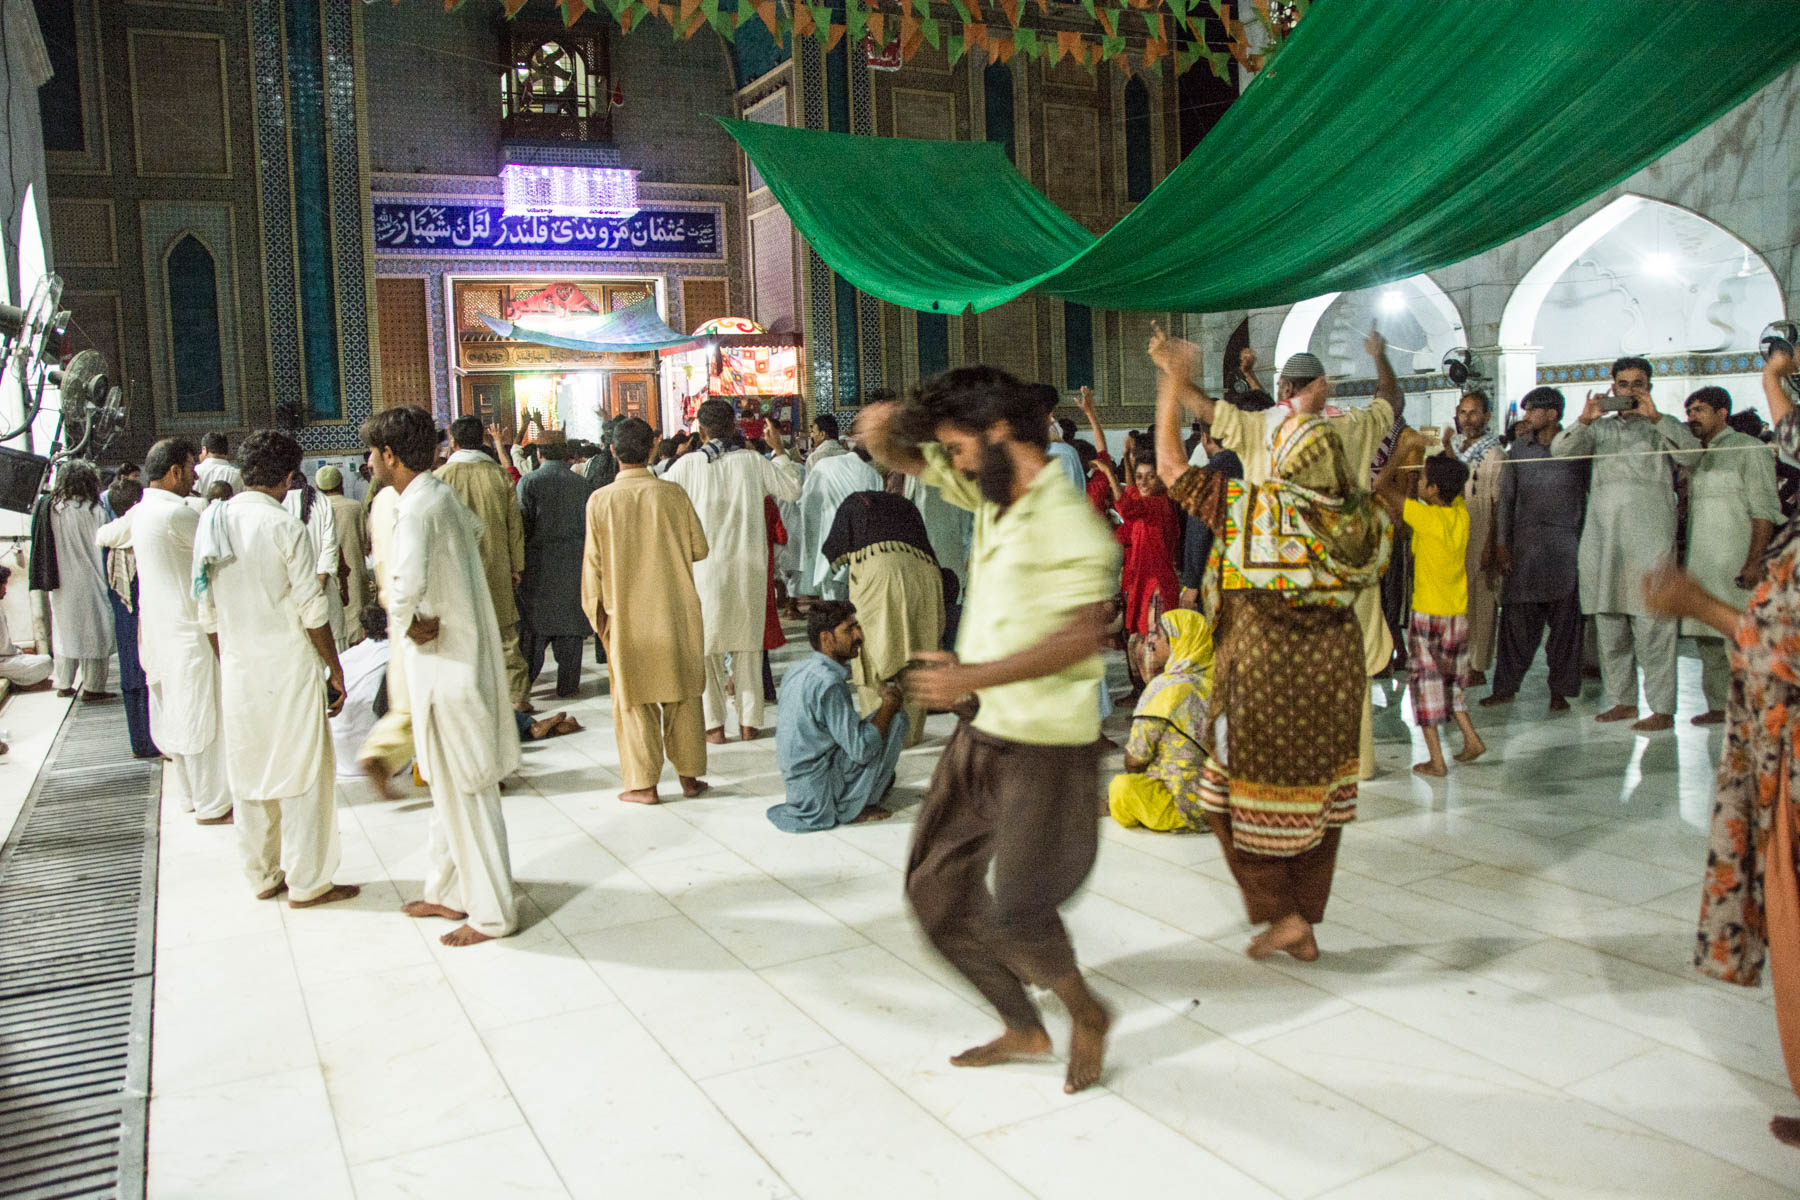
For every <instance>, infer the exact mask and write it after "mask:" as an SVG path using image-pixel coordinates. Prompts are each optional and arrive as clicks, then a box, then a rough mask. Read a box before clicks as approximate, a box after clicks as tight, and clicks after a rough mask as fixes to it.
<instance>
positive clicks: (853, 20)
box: [844, 0, 869, 42]
mask: <svg viewBox="0 0 1800 1200" xmlns="http://www.w3.org/2000/svg"><path fill="white" fill-rule="evenodd" d="M868 26H869V10H868V9H866V8H864V7H863V5H862V0H845V2H844V28H845V29H846V30H848V31H849V33H850V40H851V41H853V42H860V41H862V36H863V31H864V30H865V29H867V28H868Z"/></svg>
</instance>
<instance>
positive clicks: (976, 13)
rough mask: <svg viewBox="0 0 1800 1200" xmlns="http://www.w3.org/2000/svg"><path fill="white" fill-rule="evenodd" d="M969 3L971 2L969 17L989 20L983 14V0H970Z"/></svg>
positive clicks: (976, 19) (973, 19) (977, 19)
mask: <svg viewBox="0 0 1800 1200" xmlns="http://www.w3.org/2000/svg"><path fill="white" fill-rule="evenodd" d="M968 4H969V19H970V20H971V21H982V22H985V21H986V20H987V18H986V17H984V16H982V15H981V0H968Z"/></svg>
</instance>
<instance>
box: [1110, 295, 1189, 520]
mask: <svg viewBox="0 0 1800 1200" xmlns="http://www.w3.org/2000/svg"><path fill="white" fill-rule="evenodd" d="M1157 332H1158V334H1160V333H1161V332H1162V331H1161V330H1160V329H1159V330H1158V331H1157ZM1151 357H1152V358H1155V357H1156V355H1155V354H1154V353H1152V355H1151ZM1157 366H1158V367H1159V368H1160V367H1161V366H1162V363H1161V362H1160V361H1159V362H1158V363H1157ZM1179 388H1180V382H1179V381H1178V380H1177V379H1175V378H1174V377H1173V376H1172V375H1170V374H1169V372H1168V371H1167V370H1162V371H1161V372H1160V374H1159V375H1158V376H1157V383H1156V473H1157V475H1159V476H1160V477H1161V478H1162V481H1163V486H1165V487H1174V486H1175V485H1176V484H1177V483H1178V482H1180V480H1181V477H1182V476H1183V475H1186V474H1187V473H1188V472H1189V471H1191V470H1194V469H1195V468H1193V467H1190V466H1189V465H1188V460H1187V455H1185V454H1183V453H1182V444H1181V413H1180V411H1179V409H1178V403H1179V402H1178V400H1177V396H1176V393H1177V391H1178V390H1179ZM1201 419H1202V420H1211V419H1212V406H1211V405H1210V404H1209V405H1208V406H1207V415H1206V416H1205V417H1203V418H1201ZM1113 486H1114V488H1115V489H1116V488H1117V487H1118V484H1117V483H1116V482H1115V483H1114V484H1113Z"/></svg>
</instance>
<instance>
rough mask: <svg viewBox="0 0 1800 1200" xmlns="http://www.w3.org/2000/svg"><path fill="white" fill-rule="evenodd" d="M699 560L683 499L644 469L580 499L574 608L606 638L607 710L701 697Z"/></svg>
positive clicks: (703, 550)
mask: <svg viewBox="0 0 1800 1200" xmlns="http://www.w3.org/2000/svg"><path fill="white" fill-rule="evenodd" d="M708 552H709V547H708V545H707V540H706V534H705V532H704V531H703V530H702V529H701V527H700V517H699V515H698V514H697V513H696V512H695V511H694V505H693V503H692V502H691V501H690V500H689V499H688V494H687V492H686V491H684V490H683V489H682V488H681V487H680V486H679V485H677V484H673V483H668V482H665V481H664V480H661V479H658V478H656V477H655V476H653V475H651V474H650V472H649V471H648V470H646V469H644V468H643V467H626V468H624V469H623V470H621V471H620V472H619V476H618V478H617V479H615V480H613V481H612V483H610V484H608V485H607V486H606V487H603V488H600V489H599V490H598V491H596V492H595V493H594V494H593V495H592V496H589V497H588V502H587V543H586V546H585V549H584V551H583V555H582V568H581V607H582V611H583V612H585V613H586V614H587V617H588V621H589V622H590V623H591V624H592V625H593V627H594V628H595V629H596V630H599V631H600V635H601V636H602V637H603V638H605V639H606V665H607V671H608V673H609V674H610V675H611V677H612V698H613V703H614V704H617V705H623V706H635V705H639V704H667V703H672V702H674V701H677V700H691V699H693V698H694V697H696V696H699V695H700V694H701V693H702V692H703V691H705V690H706V667H705V662H704V660H703V657H702V643H703V640H704V639H703V633H702V626H701V621H700V594H699V592H698V591H697V590H696V588H695V586H694V564H695V563H696V562H699V561H701V560H702V559H704V558H705V557H706V556H707V553H708ZM758 611H759V613H760V611H761V610H760V609H759V610H758Z"/></svg>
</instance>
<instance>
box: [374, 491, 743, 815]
mask: <svg viewBox="0 0 1800 1200" xmlns="http://www.w3.org/2000/svg"><path fill="white" fill-rule="evenodd" d="M480 541H481V520H480V518H478V517H476V516H475V514H474V513H472V512H470V511H469V510H468V508H467V507H465V506H464V505H463V503H462V501H460V500H458V499H457V497H456V493H455V492H453V491H451V490H450V487H449V485H447V484H445V483H444V482H443V481H442V480H441V479H439V478H437V477H436V476H435V475H419V476H415V477H414V479H413V481H412V482H411V483H410V484H408V485H407V488H406V491H405V492H403V493H401V495H400V505H399V509H398V514H397V518H396V521H395V526H394V541H393V547H392V555H393V558H392V560H391V562H390V563H389V564H388V566H389V570H390V572H391V574H392V580H391V589H390V591H389V594H388V597H387V609H388V615H389V621H390V624H389V630H390V633H389V637H390V639H391V640H392V641H393V642H394V643H395V644H396V645H397V646H399V647H400V657H401V659H402V661H403V662H404V663H405V672H406V687H407V698H408V702H409V704H410V705H411V708H412V719H413V738H414V740H415V741H416V742H417V744H418V747H419V759H420V762H421V763H422V764H427V765H429V764H433V763H441V764H442V766H443V768H446V769H448V771H449V773H450V776H451V778H450V779H449V780H445V781H443V782H447V783H450V784H452V785H453V786H454V787H455V788H456V789H457V790H459V791H462V792H477V791H480V790H482V789H483V788H488V787H492V786H494V785H495V784H498V783H499V782H500V781H501V780H502V779H504V778H506V777H507V776H508V775H510V774H512V773H513V772H514V771H515V770H517V769H518V766H519V731H518V725H517V724H516V723H515V722H514V720H513V714H512V703H511V700H510V693H509V692H508V690H507V686H506V660H505V655H504V653H503V651H502V650H501V648H500V625H499V622H498V621H497V620H496V618H495V616H494V604H493V600H492V599H491V598H490V597H489V595H488V587H487V576H486V574H485V573H484V571H483V568H482V563H481V550H480ZM758 611H759V612H760V611H761V610H760V609H759V610H758ZM415 616H426V617H436V618H437V619H438V621H439V629H438V636H437V637H436V638H434V639H433V640H432V641H430V642H428V643H426V644H425V645H423V646H421V645H419V644H417V643H416V642H414V641H413V640H412V639H411V638H409V637H407V636H406V630H407V629H408V628H409V627H410V626H411V625H412V620H413V618H414V617H415ZM432 782H434V783H436V782H439V781H438V780H433V781H432Z"/></svg>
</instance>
